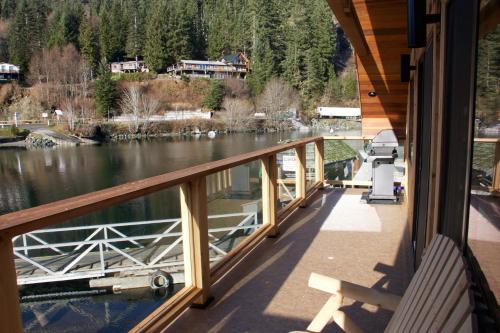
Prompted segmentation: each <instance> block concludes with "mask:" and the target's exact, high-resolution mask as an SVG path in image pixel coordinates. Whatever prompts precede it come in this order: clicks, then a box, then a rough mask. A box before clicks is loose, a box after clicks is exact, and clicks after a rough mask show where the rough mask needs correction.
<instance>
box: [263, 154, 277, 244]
mask: <svg viewBox="0 0 500 333" xmlns="http://www.w3.org/2000/svg"><path fill="white" fill-rule="evenodd" d="M261 166H262V218H263V223H264V225H270V226H271V228H272V229H271V231H270V233H269V235H270V236H276V235H277V234H278V232H279V231H278V225H277V220H278V219H277V214H276V213H277V209H276V205H277V201H278V189H277V180H276V173H277V171H278V170H277V165H276V155H270V156H268V157H267V158H263V159H261Z"/></svg>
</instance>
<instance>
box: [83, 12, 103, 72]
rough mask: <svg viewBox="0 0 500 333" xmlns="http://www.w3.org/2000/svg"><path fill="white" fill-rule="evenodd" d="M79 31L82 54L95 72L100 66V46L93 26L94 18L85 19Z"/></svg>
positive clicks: (86, 16)
mask: <svg viewBox="0 0 500 333" xmlns="http://www.w3.org/2000/svg"><path fill="white" fill-rule="evenodd" d="M79 30H80V35H79V36H78V43H79V45H80V53H81V54H82V56H83V58H84V59H85V60H86V61H87V62H88V63H89V64H90V66H91V68H92V70H93V71H94V70H95V69H96V68H97V65H98V57H99V45H98V41H97V32H96V29H95V28H94V26H93V25H92V17H91V16H90V14H89V15H85V17H83V19H82V21H81V23H80V29H79Z"/></svg>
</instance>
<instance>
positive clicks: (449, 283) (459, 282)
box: [420, 249, 469, 332]
mask: <svg viewBox="0 0 500 333" xmlns="http://www.w3.org/2000/svg"><path fill="white" fill-rule="evenodd" d="M456 251H457V252H458V249H457V250H456ZM450 263H451V264H454V265H455V267H454V268H453V271H452V272H451V273H450V276H448V277H445V276H444V277H443V278H444V281H443V282H440V283H439V285H438V288H440V289H439V294H438V295H437V297H436V299H435V300H434V301H433V303H432V305H431V307H430V309H429V312H428V313H427V314H425V320H424V321H423V322H422V325H421V329H420V331H422V332H429V330H430V327H431V325H432V324H433V323H435V322H436V323H438V322H441V323H442V322H443V321H444V320H445V319H446V314H447V313H448V312H449V311H450V310H451V308H452V306H453V305H454V304H456V302H457V300H458V298H459V297H460V295H461V294H462V293H463V291H464V290H465V288H467V286H468V285H469V282H468V280H467V275H466V274H465V265H464V262H463V259H462V258H461V257H459V258H458V260H457V262H456V263H452V262H451V261H450Z"/></svg>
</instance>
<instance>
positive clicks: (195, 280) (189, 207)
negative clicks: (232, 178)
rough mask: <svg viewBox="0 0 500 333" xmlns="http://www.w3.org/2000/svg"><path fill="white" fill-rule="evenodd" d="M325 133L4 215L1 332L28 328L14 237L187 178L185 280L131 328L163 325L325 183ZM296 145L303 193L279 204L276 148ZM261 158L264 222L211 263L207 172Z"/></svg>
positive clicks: (183, 192) (200, 299) (0, 219)
mask: <svg viewBox="0 0 500 333" xmlns="http://www.w3.org/2000/svg"><path fill="white" fill-rule="evenodd" d="M323 140H324V139H323V137H312V138H307V139H302V140H298V141H294V142H291V143H287V144H282V145H278V146H275V147H271V148H266V149H261V150H258V151H254V152H250V153H246V154H241V155H237V156H234V157H230V158H226V159H223V160H219V161H214V162H210V163H206V164H202V165H198V166H194V167H191V168H186V169H182V170H179V171H174V172H170V173H166V174H163V175H159V176H156V177H151V178H147V179H143V180H139V181H134V182H130V183H126V184H123V185H119V186H115V187H112V188H109V189H105V190H101V191H97V192H93V193H89V194H84V195H80V196H77V197H73V198H69V199H65V200H61V201H57V202H53V203H49V204H45V205H41V206H38V207H34V208H29V209H25V210H22V211H18V212H14V213H10V214H6V215H3V216H0V268H1V269H0V332H2V333H3V332H6V333H16V332H21V331H22V323H21V316H20V305H19V295H18V288H17V280H16V267H15V264H14V260H13V258H14V256H13V248H12V238H13V237H15V236H18V235H21V234H24V233H27V232H30V231H34V230H36V229H40V228H44V227H47V226H53V225H57V224H61V223H63V222H65V221H67V220H70V219H73V218H76V217H80V216H83V215H86V214H89V213H92V212H95V211H97V210H100V209H103V208H107V207H111V206H113V205H117V204H121V203H124V202H126V201H129V200H132V199H135V198H138V197H141V196H144V195H147V194H151V193H155V192H158V191H161V190H163V189H167V188H170V187H172V186H180V201H181V219H182V230H183V251H184V265H185V287H184V288H183V289H182V290H181V291H179V292H177V293H176V294H175V295H174V296H172V297H171V298H170V299H169V300H168V301H166V302H165V303H164V304H162V305H160V306H159V307H158V308H157V309H156V310H155V311H154V312H152V313H151V314H150V315H148V316H147V317H146V318H145V319H144V320H142V321H141V322H140V323H139V324H138V325H137V326H136V327H134V328H133V329H132V331H133V332H145V331H156V330H158V329H159V328H162V327H165V326H166V325H168V324H169V323H170V322H171V321H172V320H173V319H174V318H175V317H176V316H177V315H178V314H179V313H180V312H181V311H182V310H184V309H185V308H186V307H187V306H189V305H190V304H193V303H194V304H199V305H203V304H205V303H206V302H207V301H208V300H209V298H210V287H211V285H212V284H213V283H214V282H215V281H217V280H218V279H219V278H220V277H221V276H223V275H224V274H225V272H226V271H227V270H228V269H229V268H231V267H232V266H233V264H234V263H236V262H237V261H238V260H239V259H240V258H241V257H242V256H244V255H245V254H246V253H248V251H249V250H250V249H251V248H252V247H254V246H255V245H256V244H257V243H258V242H260V240H262V239H263V238H264V237H266V236H274V235H277V233H278V224H279V222H280V221H281V220H283V219H284V218H286V217H287V216H288V215H289V214H290V213H291V212H292V211H293V210H294V209H295V208H297V207H299V206H305V205H306V202H307V198H308V196H309V195H311V194H312V193H313V192H314V191H315V190H316V189H318V188H321V187H322V186H323V180H324V171H323V153H324V152H323V147H324V144H323ZM307 144H314V146H315V149H314V155H315V183H314V185H313V186H312V187H310V188H309V191H307V188H306V154H305V151H306V149H305V147H306V145H307ZM290 149H295V151H296V155H295V156H296V165H297V167H296V173H295V175H296V179H295V186H296V195H295V196H296V198H295V199H294V200H292V202H291V203H289V204H288V205H287V206H286V207H285V208H284V209H282V210H281V211H279V212H278V210H277V201H278V197H277V193H278V191H277V157H276V156H277V154H278V153H280V152H284V151H286V150H290ZM258 160H260V163H261V169H262V215H263V226H262V227H261V228H259V229H257V230H256V231H255V232H254V233H252V234H251V235H250V236H249V237H247V238H245V239H244V240H243V241H241V242H240V243H239V244H238V245H237V246H236V247H235V248H234V249H232V250H231V251H230V252H229V253H228V254H227V255H226V256H225V257H223V259H222V260H220V261H219V262H217V263H216V264H215V265H214V266H213V267H210V262H209V245H208V243H209V242H208V220H207V219H208V209H207V204H208V199H207V181H206V177H207V176H208V175H210V174H213V173H215V172H219V171H224V170H227V169H230V168H232V167H236V166H239V165H242V164H245V163H248V162H252V161H258Z"/></svg>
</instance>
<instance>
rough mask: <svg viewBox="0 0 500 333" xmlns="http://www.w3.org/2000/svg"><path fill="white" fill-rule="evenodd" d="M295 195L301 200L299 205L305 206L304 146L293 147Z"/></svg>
mask: <svg viewBox="0 0 500 333" xmlns="http://www.w3.org/2000/svg"><path fill="white" fill-rule="evenodd" d="M295 165H296V171H295V180H296V185H295V193H296V194H295V197H296V198H297V199H300V200H301V203H300V207H306V201H305V200H304V199H305V198H306V146H305V145H302V146H298V147H296V148H295Z"/></svg>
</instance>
